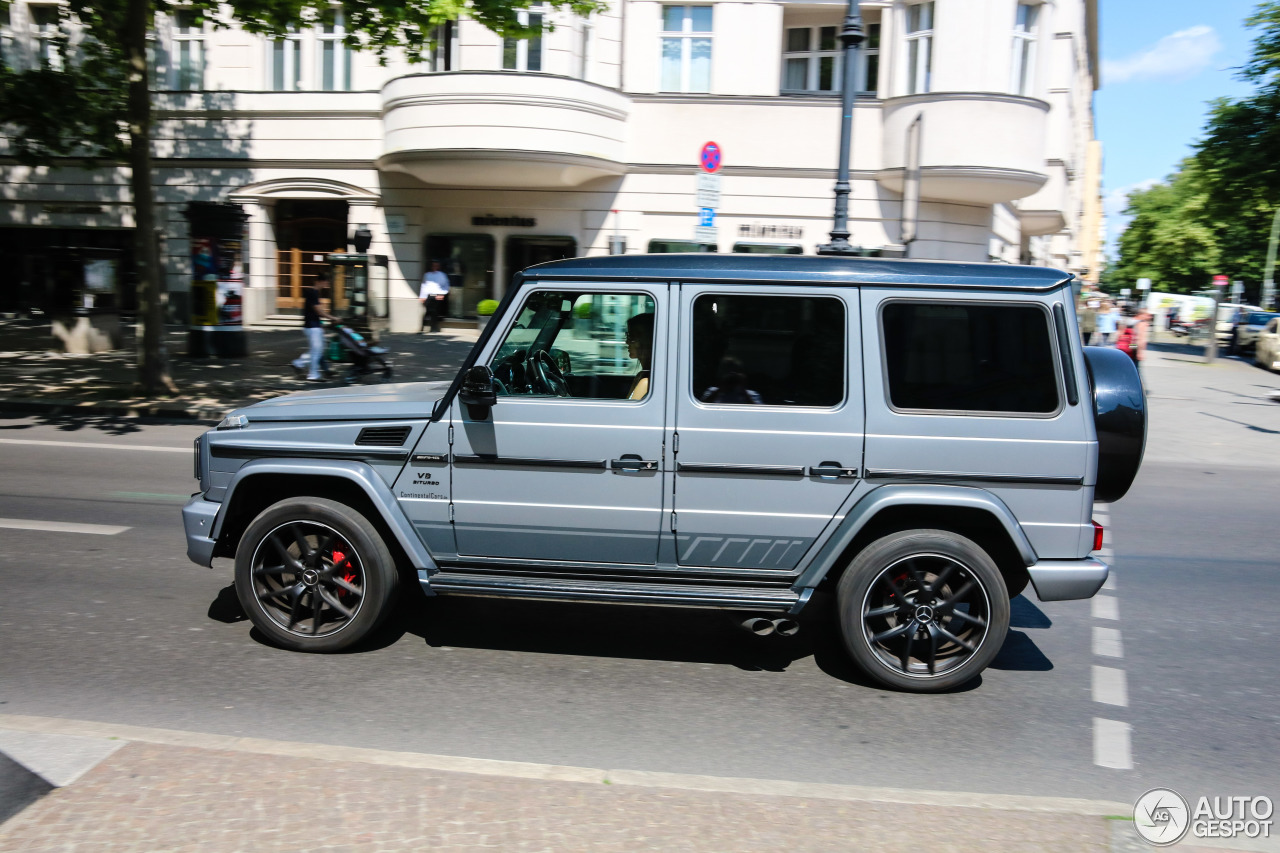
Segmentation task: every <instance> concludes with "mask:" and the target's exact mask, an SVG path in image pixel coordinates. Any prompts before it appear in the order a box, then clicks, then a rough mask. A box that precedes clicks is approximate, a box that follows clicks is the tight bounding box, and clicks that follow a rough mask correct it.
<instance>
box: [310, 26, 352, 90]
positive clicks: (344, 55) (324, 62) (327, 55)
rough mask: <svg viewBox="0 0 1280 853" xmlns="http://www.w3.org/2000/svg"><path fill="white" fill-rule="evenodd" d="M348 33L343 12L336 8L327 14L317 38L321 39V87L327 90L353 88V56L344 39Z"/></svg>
mask: <svg viewBox="0 0 1280 853" xmlns="http://www.w3.org/2000/svg"><path fill="white" fill-rule="evenodd" d="M346 35H347V29H346V21H345V19H344V18H343V16H342V12H341V11H339V10H337V9H334V10H332V11H330V12H329V13H328V14H327V15H325V18H324V21H323V23H322V24H321V26H320V31H319V33H317V35H316V38H317V39H319V48H320V50H319V53H320V57H319V59H320V75H319V76H320V88H321V90H323V91H325V92H347V91H350V90H351V56H352V52H351V49H350V48H349V47H347V46H346V45H345V44H343V42H342V40H343V39H344V38H345V37H346Z"/></svg>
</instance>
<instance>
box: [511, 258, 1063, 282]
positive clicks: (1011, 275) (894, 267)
mask: <svg viewBox="0 0 1280 853" xmlns="http://www.w3.org/2000/svg"><path fill="white" fill-rule="evenodd" d="M521 277H522V278H523V279H524V280H525V281H530V280H533V281H549V280H554V281H566V280H568V281H579V280H588V279H602V278H603V279H613V280H615V281H616V280H619V279H622V280H624V281H686V282H706V281H717V282H718V281H733V282H748V283H749V282H770V283H773V284H780V283H782V284H796V285H840V284H891V285H898V286H902V287H964V288H981V289H991V290H1051V289H1052V288H1054V287H1057V286H1058V285H1061V284H1063V283H1065V282H1067V281H1069V280H1070V279H1071V277H1072V276H1071V274H1070V273H1065V272H1063V271H1062V270H1055V269H1050V268H1048V267H1027V266H1015V265H1012V264H961V263H953V262H951V261H908V260H896V259H889V258H845V257H836V256H831V255H754V254H724V255H720V254H711V253H697V254H694V253H690V254H661V255H597V256H594V257H588V258H567V259H565V260H562V261H548V262H547V263H545V264H537V265H535V266H532V267H529V268H528V269H526V270H525V271H524V272H523V273H521Z"/></svg>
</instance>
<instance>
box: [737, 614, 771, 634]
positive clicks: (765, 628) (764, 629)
mask: <svg viewBox="0 0 1280 853" xmlns="http://www.w3.org/2000/svg"><path fill="white" fill-rule="evenodd" d="M741 624H742V630H744V631H746V632H747V633H749V634H755V635H756V636H757V637H767V636H769V635H770V634H772V633H773V622H772V621H770V620H768V619H765V618H764V617H763V616H750V617H748V618H746V619H743V620H742V623H741Z"/></svg>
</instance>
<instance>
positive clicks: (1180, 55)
mask: <svg viewBox="0 0 1280 853" xmlns="http://www.w3.org/2000/svg"><path fill="white" fill-rule="evenodd" d="M1220 50H1222V42H1221V41H1220V40H1219V39H1218V34H1217V32H1215V31H1214V29H1213V27H1210V26H1206V25H1204V24H1200V25H1198V26H1195V27H1190V28H1188V29H1185V30H1179V31H1178V32H1176V33H1173V34H1171V35H1167V36H1165V37H1164V38H1162V39H1160V41H1158V42H1156V43H1155V44H1154V45H1152V46H1151V47H1147V48H1143V49H1142V50H1140V51H1138V52H1137V53H1134V54H1131V55H1129V56H1126V57H1125V58H1123V59H1104V60H1103V61H1102V83H1103V85H1106V84H1108V83H1127V82H1129V81H1130V80H1167V81H1174V80H1186V79H1187V78H1190V77H1194V76H1195V75H1197V74H1199V73H1200V72H1201V71H1203V70H1205V69H1206V68H1208V67H1209V65H1210V63H1211V62H1212V61H1213V56H1214V54H1216V53H1217V52H1218V51H1220Z"/></svg>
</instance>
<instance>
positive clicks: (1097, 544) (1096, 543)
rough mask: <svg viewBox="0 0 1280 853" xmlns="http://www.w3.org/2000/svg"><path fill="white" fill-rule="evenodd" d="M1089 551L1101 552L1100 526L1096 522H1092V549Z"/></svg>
mask: <svg viewBox="0 0 1280 853" xmlns="http://www.w3.org/2000/svg"><path fill="white" fill-rule="evenodd" d="M1089 550H1091V551H1100V550H1102V525H1101V524H1099V523H1098V522H1096V521H1095V522H1093V547H1092V548H1090V549H1089Z"/></svg>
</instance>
